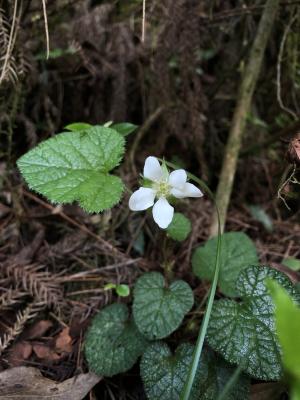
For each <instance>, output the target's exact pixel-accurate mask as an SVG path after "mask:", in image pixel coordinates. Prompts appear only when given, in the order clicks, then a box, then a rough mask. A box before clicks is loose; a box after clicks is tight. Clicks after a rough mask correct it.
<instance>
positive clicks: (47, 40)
mask: <svg viewBox="0 0 300 400" xmlns="http://www.w3.org/2000/svg"><path fill="white" fill-rule="evenodd" d="M42 3H43V14H44V22H45V35H46V48H47V55H46V58H47V60H48V58H49V54H50V44H49V29H48V19H47V8H46V0H42Z"/></svg>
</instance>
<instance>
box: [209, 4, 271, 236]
mask: <svg viewBox="0 0 300 400" xmlns="http://www.w3.org/2000/svg"><path fill="white" fill-rule="evenodd" d="M278 7H279V0H268V1H267V3H266V6H265V8H264V12H263V14H262V17H261V20H260V22H259V26H258V30H257V34H256V37H255V39H254V43H253V45H252V48H251V50H250V55H249V60H248V62H247V63H246V66H245V70H244V73H243V75H242V79H241V83H240V88H239V94H238V99H237V104H236V107H235V110H234V114H233V118H232V123H231V128H230V132H229V137H228V141H227V145H226V149H225V156H224V159H223V165H222V169H221V174H220V179H219V184H218V187H217V193H216V203H217V205H218V207H219V212H220V219H221V231H222V232H223V231H224V225H225V221H226V216H227V210H228V206H229V201H230V197H231V193H232V188H233V183H234V177H235V173H236V169H237V163H238V158H239V153H240V149H241V144H242V139H243V136H244V133H245V128H246V121H247V116H248V114H249V111H250V107H251V102H252V98H253V94H254V90H255V87H256V83H257V80H258V76H259V72H260V69H261V65H262V61H263V56H264V52H265V49H266V46H267V42H268V39H269V36H270V33H271V29H272V26H273V24H274V20H275V16H276V13H277V10H278ZM217 230H218V221H217V214H216V212H214V214H213V219H212V224H211V228H210V235H211V236H216V234H217Z"/></svg>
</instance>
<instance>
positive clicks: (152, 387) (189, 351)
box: [140, 342, 249, 400]
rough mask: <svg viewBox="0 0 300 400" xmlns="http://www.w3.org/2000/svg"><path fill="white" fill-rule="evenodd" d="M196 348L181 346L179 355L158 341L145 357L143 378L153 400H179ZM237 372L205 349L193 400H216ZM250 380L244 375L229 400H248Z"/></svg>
mask: <svg viewBox="0 0 300 400" xmlns="http://www.w3.org/2000/svg"><path fill="white" fill-rule="evenodd" d="M193 351H194V346H192V345H190V344H186V343H185V344H181V345H180V346H179V347H178V348H177V350H176V351H175V354H172V352H171V350H170V349H169V347H168V345H167V344H165V343H161V342H157V343H153V344H152V345H150V346H149V347H148V348H147V350H146V352H145V353H144V354H143V356H142V360H141V368H140V370H141V376H142V380H143V383H144V387H145V391H146V394H147V397H148V399H150V400H179V399H180V395H181V393H182V391H183V387H184V384H185V381H186V379H187V376H188V371H189V368H190V365H191V362H192V356H193ZM233 372H234V368H232V367H230V366H229V365H228V364H226V363H225V362H224V361H222V360H218V359H217V358H216V356H215V355H214V354H213V352H212V351H209V350H207V349H204V350H203V352H202V355H201V359H200V363H199V367H198V370H197V373H196V377H195V380H194V384H193V388H192V391H191V396H190V400H215V399H216V398H217V397H218V395H219V394H220V393H221V392H222V390H223V388H224V386H225V384H226V382H227V380H228V379H229V378H230V377H231V375H232V373H233ZM248 398H249V379H247V378H246V377H245V376H243V375H242V376H241V377H240V378H239V379H238V381H237V382H236V385H235V387H234V388H233V390H232V391H231V393H230V394H228V396H227V397H226V400H247V399H248Z"/></svg>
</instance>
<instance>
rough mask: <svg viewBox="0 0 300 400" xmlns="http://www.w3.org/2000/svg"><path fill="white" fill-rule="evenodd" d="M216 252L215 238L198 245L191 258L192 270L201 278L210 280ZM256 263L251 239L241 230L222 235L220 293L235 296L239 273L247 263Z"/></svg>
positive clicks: (256, 258)
mask: <svg viewBox="0 0 300 400" xmlns="http://www.w3.org/2000/svg"><path fill="white" fill-rule="evenodd" d="M216 252H217V238H213V239H210V240H208V241H207V242H206V243H205V245H204V246H201V247H198V248H197V249H196V251H195V253H194V255H193V258H192V265H193V271H194V274H195V275H196V276H198V277H199V278H201V279H207V280H210V281H211V280H212V279H213V276H214V268H215V260H216ZM257 263H258V257H257V251H256V248H255V246H254V243H253V242H252V240H251V239H250V238H249V237H248V236H247V235H246V234H245V233H243V232H228V233H224V234H223V235H222V247H221V257H220V276H219V281H218V283H219V287H220V290H221V291H222V293H224V294H225V295H227V296H231V297H235V296H237V295H238V294H237V292H236V290H235V282H236V280H237V277H238V276H239V273H240V272H241V271H242V270H243V269H244V268H246V267H247V266H249V265H255V264H257Z"/></svg>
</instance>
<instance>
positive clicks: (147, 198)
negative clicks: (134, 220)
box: [129, 157, 203, 229]
mask: <svg viewBox="0 0 300 400" xmlns="http://www.w3.org/2000/svg"><path fill="white" fill-rule="evenodd" d="M144 178H146V179H148V180H150V181H151V187H150V188H149V187H141V188H139V189H138V190H136V191H135V192H134V193H133V194H132V195H131V196H130V199H129V208H130V209H131V210H132V211H142V210H146V209H147V208H149V207H152V206H153V205H154V207H153V209H152V214H153V218H154V221H155V222H156V223H157V225H158V226H159V227H160V228H162V229H165V228H167V227H168V226H169V225H170V223H171V222H172V219H173V215H174V208H173V207H172V206H171V205H170V204H169V202H168V200H167V199H168V197H170V196H174V197H177V198H178V199H183V198H184V197H201V196H203V193H202V192H201V190H200V189H198V188H197V187H196V186H195V185H193V184H192V183H189V182H187V174H186V172H185V170H184V169H177V170H176V171H173V172H171V173H170V174H169V172H168V171H167V169H166V168H163V167H162V166H161V165H160V164H159V161H158V159H157V158H156V157H148V158H147V159H146V161H145V166H144ZM155 198H158V200H157V201H156V203H155V204H154V201H155Z"/></svg>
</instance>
